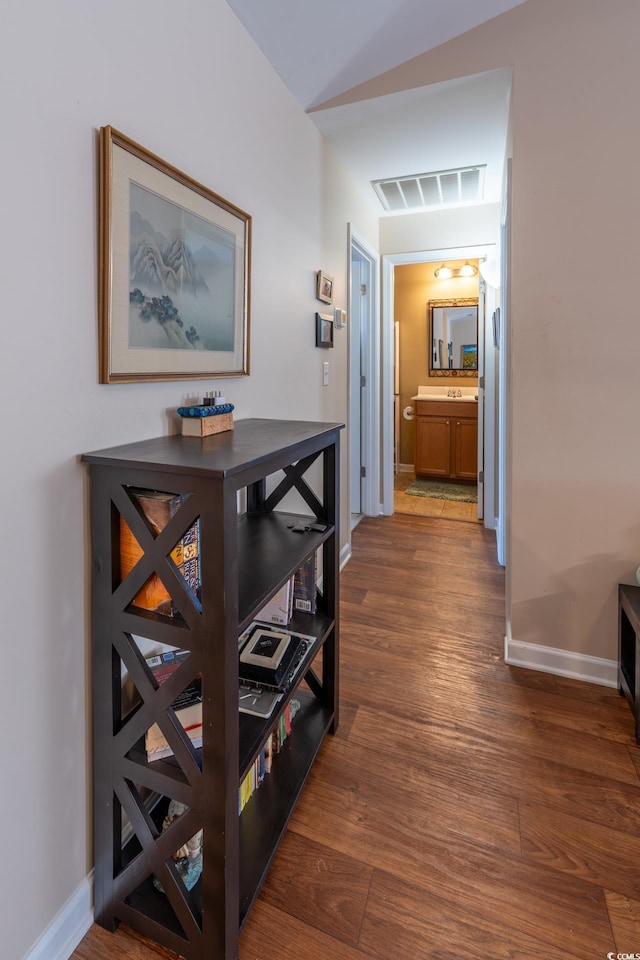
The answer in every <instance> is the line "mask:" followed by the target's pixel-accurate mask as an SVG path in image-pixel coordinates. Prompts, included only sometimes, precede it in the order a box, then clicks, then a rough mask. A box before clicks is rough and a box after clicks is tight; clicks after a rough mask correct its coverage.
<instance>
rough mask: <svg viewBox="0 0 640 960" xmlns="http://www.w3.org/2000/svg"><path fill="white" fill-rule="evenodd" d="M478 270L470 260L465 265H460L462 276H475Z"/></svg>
mask: <svg viewBox="0 0 640 960" xmlns="http://www.w3.org/2000/svg"><path fill="white" fill-rule="evenodd" d="M477 272H478V271H477V270H476V268H475V267H473V266H472V265H471V264H470V263H469V261H468V260H467V262H466V263H465V265H464V266H463V267H460V276H461V277H475V275H476V273H477Z"/></svg>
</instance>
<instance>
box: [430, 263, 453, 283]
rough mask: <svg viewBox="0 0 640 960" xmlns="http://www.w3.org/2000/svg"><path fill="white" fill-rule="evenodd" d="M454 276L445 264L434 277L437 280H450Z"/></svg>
mask: <svg viewBox="0 0 640 960" xmlns="http://www.w3.org/2000/svg"><path fill="white" fill-rule="evenodd" d="M452 276H453V274H452V272H451V270H450V269H449V267H447V266H446V265H445V264H444V263H443V264H442V266H441V267H438V269H437V270H436V272H435V273H434V277H435V278H436V279H437V280H449V279H450V278H451V277H452Z"/></svg>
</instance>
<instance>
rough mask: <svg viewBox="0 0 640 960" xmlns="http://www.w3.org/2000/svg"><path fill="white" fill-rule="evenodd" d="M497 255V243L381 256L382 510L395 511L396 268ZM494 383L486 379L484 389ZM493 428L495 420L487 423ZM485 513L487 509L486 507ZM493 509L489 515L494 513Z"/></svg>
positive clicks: (490, 485)
mask: <svg viewBox="0 0 640 960" xmlns="http://www.w3.org/2000/svg"><path fill="white" fill-rule="evenodd" d="M495 256H496V245H495V244H494V243H487V244H479V245H475V246H465V247H448V248H443V249H440V250H421V251H414V252H411V253H390V254H385V255H384V256H383V257H382V359H381V364H382V370H381V386H382V411H381V413H382V513H384V514H386V515H388V516H389V515H391V514H392V513H393V429H394V427H393V322H394V271H395V267H396V266H397V265H399V264H405V263H435V262H439V263H442V262H443V260H467V259H468V260H482V259H484V258H485V257H486V258H488V257H495ZM489 387H490V388H491V389H493V384H487V383H486V381H485V390H486V389H488V388H489ZM485 428H488V429H490V430H493V429H494V428H493V423H490V424H487V423H485ZM484 470H485V472H484V497H485V502H486V499H487V498H488V497H489V496H490V497H493V489H494V476H493V473H494V470H493V464H487V463H485V465H484ZM483 512H484V515H485V517H486V516H487V511H486V510H484V511H483ZM492 513H493V511H492V512H491V514H490V515H492Z"/></svg>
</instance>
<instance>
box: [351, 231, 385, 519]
mask: <svg viewBox="0 0 640 960" xmlns="http://www.w3.org/2000/svg"><path fill="white" fill-rule="evenodd" d="M348 281H349V330H348V335H349V504H350V512H351V529H353V528H354V526H355V525H356V524H357V523H358V522H359V520H360V519H361V518H362V517H363V516H376V515H377V514H378V513H380V496H379V490H380V483H379V477H380V441H379V436H380V434H379V424H380V311H379V309H378V302H379V288H380V275H379V255H378V253H377V251H375V250H374V249H373V248H372V247H370V246H369V245H368V244H367V243H366V241H365V240H364V239H363V238H362V237H361V236H360V235H359V234H358V232H357V231H356V230H355V229H354V228H353V227H352V226H351V224H350V225H349V278H348Z"/></svg>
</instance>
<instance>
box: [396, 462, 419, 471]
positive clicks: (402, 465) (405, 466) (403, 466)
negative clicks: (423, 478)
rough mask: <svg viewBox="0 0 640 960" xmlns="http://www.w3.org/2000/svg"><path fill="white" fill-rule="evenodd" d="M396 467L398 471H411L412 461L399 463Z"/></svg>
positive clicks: (413, 468)
mask: <svg viewBox="0 0 640 960" xmlns="http://www.w3.org/2000/svg"><path fill="white" fill-rule="evenodd" d="M396 469H397V471H398V473H413V471H414V470H415V467H414V465H413V464H412V463H399V464H398V466H397V468H396Z"/></svg>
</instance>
